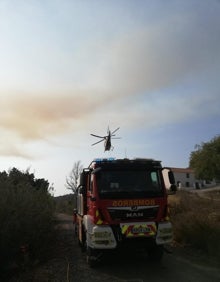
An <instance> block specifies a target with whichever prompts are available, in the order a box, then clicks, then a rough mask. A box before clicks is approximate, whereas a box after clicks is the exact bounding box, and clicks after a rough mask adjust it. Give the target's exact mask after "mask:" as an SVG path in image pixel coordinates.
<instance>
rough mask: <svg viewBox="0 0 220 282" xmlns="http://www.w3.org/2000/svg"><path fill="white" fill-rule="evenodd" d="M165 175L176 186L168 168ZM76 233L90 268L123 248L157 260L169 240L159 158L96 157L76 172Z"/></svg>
mask: <svg viewBox="0 0 220 282" xmlns="http://www.w3.org/2000/svg"><path fill="white" fill-rule="evenodd" d="M166 170H167V168H166ZM168 176H169V181H170V183H171V185H175V179H174V176H173V173H172V171H171V170H169V171H168ZM75 231H76V236H77V240H78V242H79V245H80V246H81V248H82V250H85V251H86V257H87V262H88V264H89V265H90V266H95V264H96V263H97V262H98V261H99V260H100V259H101V257H102V255H103V254H105V253H106V252H107V251H109V250H118V249H120V248H124V247H126V249H127V248H129V247H134V248H136V249H137V248H141V249H142V250H146V252H147V254H148V256H149V257H150V259H152V260H160V259H161V258H162V256H163V253H164V245H166V244H168V243H170V242H171V241H172V225H171V222H170V221H169V214H168V204H167V190H166V187H165V183H164V178H163V168H162V166H161V161H157V160H153V159H113V158H108V159H103V158H97V159H94V160H93V161H92V162H91V164H90V165H89V167H88V168H85V169H83V171H82V173H81V175H80V183H79V186H78V189H77V208H76V211H75Z"/></svg>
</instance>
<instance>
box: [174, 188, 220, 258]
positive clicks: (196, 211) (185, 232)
mask: <svg viewBox="0 0 220 282" xmlns="http://www.w3.org/2000/svg"><path fill="white" fill-rule="evenodd" d="M169 204H170V213H171V221H172V223H173V227H174V240H175V241H176V242H177V243H178V244H181V245H183V246H190V247H192V248H195V249H198V250H200V251H202V252H203V253H204V254H207V255H209V256H213V257H217V258H220V240H219V238H220V192H213V194H212V193H211V192H208V193H207V194H206V195H205V197H202V195H201V196H199V195H198V194H197V193H189V192H187V191H178V192H177V194H176V195H174V196H170V197H169Z"/></svg>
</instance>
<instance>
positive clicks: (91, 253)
mask: <svg viewBox="0 0 220 282" xmlns="http://www.w3.org/2000/svg"><path fill="white" fill-rule="evenodd" d="M86 261H87V264H88V265H89V266H90V267H92V268H93V267H95V266H97V264H98V257H97V253H96V251H95V250H93V249H92V248H90V247H87V250H86Z"/></svg>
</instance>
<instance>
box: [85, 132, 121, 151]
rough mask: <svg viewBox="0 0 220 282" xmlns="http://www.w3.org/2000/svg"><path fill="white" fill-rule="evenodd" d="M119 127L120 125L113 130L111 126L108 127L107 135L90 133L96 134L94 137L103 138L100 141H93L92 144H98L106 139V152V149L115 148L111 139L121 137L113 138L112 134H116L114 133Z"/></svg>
mask: <svg viewBox="0 0 220 282" xmlns="http://www.w3.org/2000/svg"><path fill="white" fill-rule="evenodd" d="M119 128H120V127H118V128H116V129H115V130H114V131H112V132H111V131H110V129H109V127H108V130H107V135H106V136H99V135H95V134H90V135H92V136H94V137H97V138H101V140H100V141H98V142H95V143H93V144H92V146H93V145H96V144H98V143H100V142H102V141H104V152H105V151H110V150H111V149H112V150H113V149H114V147H113V146H112V144H111V139H120V137H113V138H112V136H115V134H114V133H115V132H116V131H117V130H119Z"/></svg>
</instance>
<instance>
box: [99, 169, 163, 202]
mask: <svg viewBox="0 0 220 282" xmlns="http://www.w3.org/2000/svg"><path fill="white" fill-rule="evenodd" d="M96 177H97V185H98V192H99V196H100V198H102V199H110V198H134V197H136V198H145V197H150V196H152V197H155V196H161V195H162V194H163V191H162V188H161V183H160V176H159V173H158V171H156V170H154V171H146V170H117V171H116V170H115V171H114V170H110V171H105V170H101V171H100V172H99V173H97V174H96Z"/></svg>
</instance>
